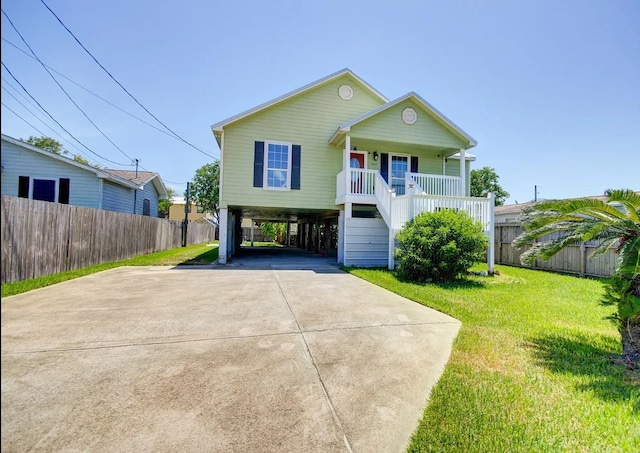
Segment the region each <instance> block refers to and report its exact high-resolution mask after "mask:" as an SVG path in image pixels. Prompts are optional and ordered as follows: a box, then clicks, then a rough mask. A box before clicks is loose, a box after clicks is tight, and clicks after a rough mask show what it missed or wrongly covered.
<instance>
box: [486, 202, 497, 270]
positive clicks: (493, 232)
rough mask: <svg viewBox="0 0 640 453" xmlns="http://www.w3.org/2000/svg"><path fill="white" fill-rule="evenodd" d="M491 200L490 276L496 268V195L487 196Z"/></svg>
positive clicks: (488, 259) (488, 265)
mask: <svg viewBox="0 0 640 453" xmlns="http://www.w3.org/2000/svg"><path fill="white" fill-rule="evenodd" d="M487 198H488V199H489V253H488V256H487V261H488V263H487V268H488V269H487V273H488V274H489V275H491V274H493V273H494V267H495V253H496V251H495V247H496V244H495V238H496V230H495V222H494V218H495V215H494V207H495V195H493V194H492V193H491V192H489V194H488V195H487Z"/></svg>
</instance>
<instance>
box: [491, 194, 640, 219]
mask: <svg viewBox="0 0 640 453" xmlns="http://www.w3.org/2000/svg"><path fill="white" fill-rule="evenodd" d="M636 193H637V194H638V195H640V192H636ZM583 198H589V199H592V200H602V201H607V200H608V198H609V197H607V196H606V195H591V196H587V197H575V198H567V200H580V199H583ZM540 201H543V200H540ZM544 201H548V200H544ZM534 204H536V202H535V201H529V202H526V203H516V204H506V205H504V206H496V207H495V209H494V215H496V216H507V215H516V214H520V213H521V212H522V211H523V210H524V209H525V208H527V207H529V206H532V205H534Z"/></svg>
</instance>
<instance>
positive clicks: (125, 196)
mask: <svg viewBox="0 0 640 453" xmlns="http://www.w3.org/2000/svg"><path fill="white" fill-rule="evenodd" d="M141 203H142V202H141ZM102 209H106V210H107V211H116V212H126V213H127V214H133V189H128V188H126V187H122V186H119V185H117V184H114V183H112V182H109V181H106V180H105V181H104V188H103V191H102ZM139 212H140V213H142V204H140V211H139ZM156 212H157V207H156Z"/></svg>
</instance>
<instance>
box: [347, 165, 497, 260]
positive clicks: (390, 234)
mask: <svg viewBox="0 0 640 453" xmlns="http://www.w3.org/2000/svg"><path fill="white" fill-rule="evenodd" d="M351 171H352V172H354V171H355V172H358V173H363V174H362V175H361V176H363V178H362V179H357V178H354V175H353V174H352V175H351V178H352V179H351V181H365V182H366V184H358V185H355V186H354V185H353V184H352V185H351V186H352V187H351V188H350V189H351V190H350V192H353V191H354V190H353V189H355V191H356V192H357V193H355V194H344V192H342V194H344V195H345V196H344V197H342V199H343V200H344V201H347V200H356V201H359V202H368V203H369V204H375V206H376V208H377V210H378V212H379V213H380V217H381V218H374V219H360V218H354V217H349V218H347V219H345V235H346V237H345V256H344V259H345V265H350V264H351V265H358V266H379V265H384V264H386V265H387V266H388V267H389V269H393V268H394V267H395V264H396V263H395V260H394V251H395V245H396V243H395V237H396V234H397V233H398V232H399V231H400V230H401V229H402V228H404V225H405V224H406V223H407V221H409V220H411V219H413V218H414V217H415V216H416V215H418V214H421V213H423V212H436V211H439V210H441V209H453V210H456V211H464V212H466V213H468V214H469V215H470V216H471V218H473V219H475V220H477V221H479V222H480V223H481V224H482V227H483V230H484V232H485V234H486V235H487V236H488V238H489V251H488V255H487V261H488V267H489V271H491V272H492V271H493V264H494V262H493V261H494V257H493V247H494V243H493V235H494V225H493V207H494V199H493V195H492V194H489V196H488V197H487V198H481V197H464V196H459V195H458V193H459V192H458V188H459V184H456V181H459V178H457V177H448V176H439V175H422V174H418V173H407V174H406V177H405V181H406V184H405V192H406V193H405V194H404V195H396V193H395V190H393V189H392V188H391V187H390V186H389V185H388V184H387V182H386V181H385V180H384V179H383V178H382V176H381V175H380V173H379V172H377V171H376V172H372V171H371V170H356V169H352V170H351ZM365 172H366V174H364V173H365ZM434 176H435V177H436V178H434ZM341 181H343V183H342V184H340V182H341ZM346 181H347V180H346V178H345V177H344V174H343V172H341V173H340V174H339V175H338V191H339V192H338V195H339V197H338V199H340V194H341V193H340V189H345V188H348V186H349V184H345V182H346ZM418 181H419V182H420V183H421V184H422V185H425V186H428V187H429V192H430V193H427V192H426V191H425V190H424V189H423V187H422V186H421V184H419V183H418ZM433 192H436V193H438V192H439V193H440V194H433ZM445 194H447V195H445ZM451 194H455V195H451ZM349 195H354V196H353V197H351V198H349ZM385 234H386V238H383V236H384V235H385ZM352 239H353V241H352ZM384 247H386V251H385V250H384ZM385 260H386V263H385V262H384V261H385Z"/></svg>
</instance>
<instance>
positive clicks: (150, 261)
mask: <svg viewBox="0 0 640 453" xmlns="http://www.w3.org/2000/svg"><path fill="white" fill-rule="evenodd" d="M216 259H218V244H217V243H214V244H197V245H190V246H187V247H180V248H175V249H170V250H164V251H162V252H156V253H150V254H148V255H140V256H136V257H134V258H129V259H126V260H121V261H111V262H108V263H102V264H96V265H94V266H89V267H84V268H82V269H76V270H73V271H66V272H61V273H59V274H52V275H47V276H44V277H38V278H34V279H31V280H23V281H21V282H14V283H3V284H2V297H6V296H13V295H16V294H20V293H24V292H27V291H31V290H33V289H37V288H43V287H45V286H49V285H54V284H56V283H60V282H64V281H67V280H72V279H74V278H78V277H83V276H85V275H89V274H95V273H96V272H102V271H106V270H108V269H113V268H115V267H120V266H178V265H200V264H210V263H212V262H213V261H215V260H216Z"/></svg>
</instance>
